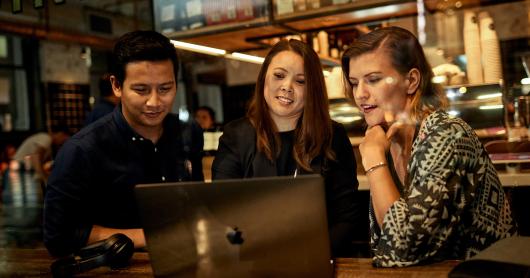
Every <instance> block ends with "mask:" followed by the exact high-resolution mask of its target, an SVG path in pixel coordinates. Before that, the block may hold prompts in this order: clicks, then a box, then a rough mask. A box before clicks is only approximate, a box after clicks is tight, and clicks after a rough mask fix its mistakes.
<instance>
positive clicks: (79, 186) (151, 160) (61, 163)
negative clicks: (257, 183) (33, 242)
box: [44, 106, 203, 256]
mask: <svg viewBox="0 0 530 278" xmlns="http://www.w3.org/2000/svg"><path fill="white" fill-rule="evenodd" d="M163 126H164V131H163V134H162V136H161V137H160V139H159V140H158V142H157V143H156V144H153V143H152V142H151V141H150V140H148V139H145V138H143V137H142V136H140V135H139V134H137V133H136V132H135V131H134V130H133V129H132V128H131V127H130V126H129V125H128V123H127V122H126V120H125V118H124V117H123V115H122V113H121V108H120V106H118V107H117V108H116V109H115V110H114V112H113V113H111V114H109V115H107V116H105V117H103V118H101V119H99V120H98V121H96V122H94V123H93V124H91V125H89V126H87V127H86V128H84V129H82V130H81V131H80V132H78V133H77V134H75V135H74V136H73V137H72V138H71V139H70V140H68V141H67V142H66V143H65V144H64V146H63V147H62V148H61V149H60V151H59V153H58V155H57V158H56V161H55V164H54V168H53V172H52V174H51V176H50V178H49V180H48V185H47V189H46V197H45V207H44V243H45V245H46V247H47V248H48V250H49V252H50V253H51V254H52V255H56V256H62V255H66V254H69V253H72V252H74V251H76V250H77V249H79V248H80V247H82V246H84V245H85V244H86V242H87V240H88V236H89V234H90V231H91V228H92V226H93V225H101V226H105V227H110V228H139V227H140V220H139V216H138V213H137V207H136V202H135V198H134V192H133V189H134V186H135V185H136V184H140V183H157V182H174V181H183V180H203V175H202V155H201V151H202V147H203V137H202V130H201V129H200V127H199V126H198V125H196V124H192V125H189V124H186V123H183V122H180V121H179V120H178V117H177V116H176V115H172V114H169V115H168V116H167V117H166V118H165V119H164V122H163ZM190 137H191V138H190ZM187 161H190V162H191V165H192V167H191V173H190V169H189V168H190V167H189V164H190V163H189V162H187Z"/></svg>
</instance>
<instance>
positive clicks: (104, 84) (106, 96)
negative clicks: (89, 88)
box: [85, 73, 120, 126]
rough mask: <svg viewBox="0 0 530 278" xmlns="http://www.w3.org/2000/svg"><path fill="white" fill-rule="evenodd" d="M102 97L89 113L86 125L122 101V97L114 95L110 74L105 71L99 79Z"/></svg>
mask: <svg viewBox="0 0 530 278" xmlns="http://www.w3.org/2000/svg"><path fill="white" fill-rule="evenodd" d="M99 93H100V99H99V100H98V102H97V103H96V105H94V109H92V111H90V113H89V114H88V116H87V118H86V121H85V126H87V125H89V124H91V123H93V122H95V121H96V120H97V119H99V118H101V117H103V116H105V115H107V114H109V113H110V112H112V110H114V108H115V107H116V105H118V103H119V102H120V98H118V97H117V96H116V95H114V92H113V91H112V85H111V83H110V74H109V73H105V74H103V75H102V76H101V78H100V79H99Z"/></svg>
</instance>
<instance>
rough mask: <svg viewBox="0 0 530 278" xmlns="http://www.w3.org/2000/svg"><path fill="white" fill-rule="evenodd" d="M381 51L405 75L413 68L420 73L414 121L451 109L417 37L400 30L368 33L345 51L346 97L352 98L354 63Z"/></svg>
mask: <svg viewBox="0 0 530 278" xmlns="http://www.w3.org/2000/svg"><path fill="white" fill-rule="evenodd" d="M379 49H381V50H383V51H385V52H386V53H388V56H389V58H390V59H391V63H392V65H393V66H394V68H395V69H396V70H397V71H398V72H399V73H401V74H403V75H405V74H407V73H408V72H409V71H410V70H411V69H413V68H416V69H418V71H419V72H420V75H421V76H420V78H421V79H420V84H419V86H418V89H417V90H416V92H415V93H414V96H413V99H412V111H411V116H412V117H413V118H415V119H417V120H421V119H423V118H424V117H425V116H426V115H427V114H429V113H431V112H433V111H435V110H438V109H443V108H445V107H447V97H446V96H445V94H444V93H443V90H442V88H441V87H440V86H439V85H438V84H435V83H432V78H433V76H434V74H433V72H432V69H431V66H430V65H429V62H428V61H427V58H425V54H424V53H423V48H422V47H421V45H420V43H419V42H418V40H417V39H416V37H415V36H414V34H412V33H411V32H409V31H408V30H405V29H403V28H400V27H385V28H380V29H376V30H374V31H372V32H370V33H367V34H364V35H362V36H360V37H359V38H358V39H357V40H355V41H354V42H353V43H352V44H351V45H350V46H349V47H348V49H347V50H346V51H345V52H344V54H343V56H342V73H343V78H344V84H345V85H346V90H347V92H346V97H348V98H352V90H351V83H350V81H349V78H348V75H349V73H350V60H351V59H352V58H356V57H359V56H361V55H362V54H366V53H369V52H375V51H377V50H379Z"/></svg>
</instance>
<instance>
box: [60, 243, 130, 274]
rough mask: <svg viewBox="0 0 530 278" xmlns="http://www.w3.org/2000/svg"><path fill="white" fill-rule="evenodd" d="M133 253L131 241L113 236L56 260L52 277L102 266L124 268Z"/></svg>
mask: <svg viewBox="0 0 530 278" xmlns="http://www.w3.org/2000/svg"><path fill="white" fill-rule="evenodd" d="M133 253H134V243H133V241H132V240H131V239H130V238H129V237H127V236H126V235H124V234H114V235H112V236H111V237H109V238H108V239H105V240H103V241H100V242H96V243H94V244H91V245H89V246H86V247H84V248H82V249H81V250H79V251H78V252H77V253H76V254H73V255H70V256H68V257H65V258H61V259H58V260H56V261H55V262H53V263H52V265H51V270H52V275H53V276H54V277H70V276H73V275H74V274H77V273H82V272H85V271H89V270H91V269H94V268H97V267H100V266H104V265H108V266H110V267H111V268H120V267H125V266H127V265H128V263H129V260H130V258H131V257H132V255H133Z"/></svg>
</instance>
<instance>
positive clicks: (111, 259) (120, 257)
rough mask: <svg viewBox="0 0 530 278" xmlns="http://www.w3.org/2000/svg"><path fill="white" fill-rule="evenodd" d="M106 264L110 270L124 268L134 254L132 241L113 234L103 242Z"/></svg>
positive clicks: (121, 235) (126, 237)
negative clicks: (105, 251)
mask: <svg viewBox="0 0 530 278" xmlns="http://www.w3.org/2000/svg"><path fill="white" fill-rule="evenodd" d="M105 250H108V251H107V254H106V259H105V260H106V262H107V263H106V264H108V265H109V266H110V267H111V268H120V267H125V266H127V265H128V264H129V260H130V259H131V257H132V255H133V253H134V243H133V241H132V240H131V239H130V238H129V237H128V236H126V235H124V234H114V235H112V236H111V237H110V238H109V239H107V240H106V241H105Z"/></svg>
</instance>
